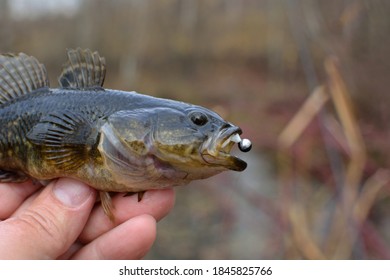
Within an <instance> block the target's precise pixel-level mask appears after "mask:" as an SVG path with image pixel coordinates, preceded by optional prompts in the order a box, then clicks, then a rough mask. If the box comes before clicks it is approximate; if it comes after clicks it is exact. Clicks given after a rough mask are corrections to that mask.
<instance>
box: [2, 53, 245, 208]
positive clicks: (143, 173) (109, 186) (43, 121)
mask: <svg viewBox="0 0 390 280" xmlns="http://www.w3.org/2000/svg"><path fill="white" fill-rule="evenodd" d="M104 76H105V66H104V59H102V58H101V57H100V56H99V55H98V54H97V53H96V52H94V53H92V52H91V51H89V50H81V49H77V50H69V51H68V62H67V64H65V66H64V70H63V73H62V74H61V76H60V78H59V81H60V85H61V87H60V88H56V89H53V88H49V85H48V82H47V80H48V79H47V76H46V71H45V70H44V67H43V65H41V64H40V63H39V62H38V61H37V60H36V59H35V58H33V57H28V56H26V55H24V54H19V55H18V56H16V55H3V56H0V124H1V125H0V181H1V182H21V181H24V180H27V179H28V178H30V177H32V178H35V179H39V180H47V179H54V178H57V177H63V176H66V177H73V178H77V179H79V180H81V181H83V182H85V183H87V184H89V185H91V186H93V187H94V188H96V189H98V190H100V191H101V192H108V191H110V192H111V191H116V192H140V191H145V190H149V189H158V188H165V187H171V186H177V185H183V184H186V183H188V182H190V181H192V180H195V179H202V178H207V177H210V176H212V175H215V174H217V173H219V172H221V171H224V170H236V171H242V170H244V169H245V168H246V163H245V162H244V161H242V160H241V159H239V158H237V157H234V156H232V155H231V154H230V150H231V149H232V147H233V145H234V144H235V142H234V141H233V140H234V139H236V138H237V137H233V136H234V135H239V134H241V129H240V128H238V127H236V126H234V125H233V124H231V123H229V122H227V121H225V120H223V119H222V118H221V117H220V116H219V115H217V114H216V113H215V112H213V111H211V110H208V109H206V108H203V107H201V106H196V105H192V104H187V103H183V102H179V101H174V100H169V99H162V98H155V97H151V96H148V95H142V94H139V93H136V92H125V91H119V90H111V89H104V88H102V85H103V82H104ZM238 138H239V137H238ZM230 139H233V140H230ZM104 197H107V196H106V195H104V194H103V195H101V198H102V199H103V198H104ZM104 200H107V199H106V198H104ZM102 202H103V203H106V204H107V205H108V206H107V205H106V208H107V207H108V208H109V207H110V206H109V203H110V202H109V201H102ZM106 211H107V212H110V211H111V210H110V209H106Z"/></svg>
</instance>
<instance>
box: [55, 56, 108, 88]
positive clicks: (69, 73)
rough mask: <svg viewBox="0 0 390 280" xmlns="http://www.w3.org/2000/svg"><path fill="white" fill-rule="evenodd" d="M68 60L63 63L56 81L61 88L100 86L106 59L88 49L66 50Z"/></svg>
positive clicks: (102, 81)
mask: <svg viewBox="0 0 390 280" xmlns="http://www.w3.org/2000/svg"><path fill="white" fill-rule="evenodd" d="M67 55H68V61H67V62H66V63H65V64H64V66H63V69H62V73H61V75H60V76H59V77H58V82H59V84H60V86H61V87H62V88H78V89H86V88H93V87H102V86H103V83H104V78H105V75H106V61H105V59H104V57H101V56H100V55H99V54H98V52H96V51H95V52H91V51H90V50H89V49H85V50H82V49H80V48H77V49H76V50H73V49H68V50H67Z"/></svg>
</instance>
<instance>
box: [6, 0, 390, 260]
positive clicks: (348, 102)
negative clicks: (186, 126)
mask: <svg viewBox="0 0 390 280" xmlns="http://www.w3.org/2000/svg"><path fill="white" fill-rule="evenodd" d="M389 14H390V1H386V0H371V1H370V0H354V1H353V0H327V1H321V0H214V1H207V0H164V1H152V0H127V1H125V0H116V1H104V0H94V1H92V0H66V1H65V0H61V1H59V0H56V1H54V0H52V1H50V0H12V1H11V0H0V52H25V53H27V54H30V55H33V56H35V57H37V58H38V59H39V60H40V61H41V62H42V63H44V64H45V65H46V67H47V70H48V73H49V76H50V82H51V85H52V87H56V86H57V82H56V79H57V76H58V74H59V73H60V71H61V65H62V64H63V63H64V62H65V58H66V55H65V49H66V48H75V47H82V48H90V49H92V50H98V51H99V52H100V54H101V55H102V56H104V57H105V58H106V61H107V76H106V82H105V87H107V88H115V89H121V90H135V91H138V92H141V93H147V94H150V95H153V96H158V97H164V98H172V99H179V100H182V101H185V102H190V103H194V104H199V105H202V106H205V107H209V108H211V109H213V110H215V111H217V112H218V113H219V114H220V115H222V116H223V117H224V118H226V119H228V120H229V121H231V122H233V123H234V124H236V125H239V126H240V127H241V128H242V129H243V131H244V133H243V137H245V138H249V139H250V140H251V141H252V143H253V149H252V151H251V152H249V153H247V154H240V157H241V156H242V157H243V158H244V159H245V160H247V162H248V164H249V165H248V169H247V170H245V171H244V172H242V173H235V172H225V173H224V174H220V175H218V176H215V177H213V178H210V179H207V180H202V181H198V182H193V183H191V184H190V185H188V186H186V187H182V188H178V189H177V200H176V205H175V208H174V209H173V211H172V212H171V213H170V214H169V215H168V216H167V217H166V218H165V219H164V220H162V221H161V222H160V223H159V224H158V236H157V240H156V242H155V244H154V246H153V248H152V250H151V251H150V253H149V254H148V255H147V256H146V258H147V259H322V258H325V259H388V258H390V220H389V218H388V217H389V216H390V207H389V203H390V201H389V200H390V196H389V195H390V184H389V180H390V173H389V169H388V168H389V162H390V148H389V144H390V133H389V124H388V122H389V120H390V110H389V106H390V94H389V86H388V83H389V81H390V59H389V50H390V44H389V43H390V36H389V34H390V17H389ZM236 150H237V149H236ZM236 152H237V151H236ZM237 153H239V151H238V152H237Z"/></svg>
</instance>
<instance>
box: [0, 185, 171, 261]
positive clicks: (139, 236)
mask: <svg viewBox="0 0 390 280" xmlns="http://www.w3.org/2000/svg"><path fill="white" fill-rule="evenodd" d="M96 193H97V192H96V191H95V190H94V189H92V188H90V187H88V186H87V185H85V184H84V183H81V182H79V181H76V180H74V179H67V178H61V179H59V180H54V181H52V182H51V183H50V184H49V185H48V186H47V187H45V188H40V186H38V185H34V184H33V183H31V181H27V182H24V183H20V184H16V183H9V184H0V221H1V222H0V259H56V258H60V259H68V258H70V259H138V258H142V257H143V256H144V255H145V254H146V253H147V251H148V250H149V248H150V247H151V245H152V243H153V241H154V239H155V234H156V221H158V220H159V219H161V218H162V217H164V216H165V215H166V214H167V213H168V212H169V210H170V209H171V208H172V206H173V202H174V192H173V191H172V190H171V189H165V190H152V191H148V192H146V193H145V195H144V197H143V199H142V201H141V202H138V200H137V197H136V196H127V197H124V196H123V195H116V196H114V197H113V198H112V203H113V206H114V207H115V217H116V219H115V222H114V223H113V222H112V221H110V220H109V219H108V217H107V216H106V215H105V214H104V210H103V209H102V207H101V206H100V205H98V204H95V201H96Z"/></svg>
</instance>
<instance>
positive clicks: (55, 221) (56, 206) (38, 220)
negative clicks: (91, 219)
mask: <svg viewBox="0 0 390 280" xmlns="http://www.w3.org/2000/svg"><path fill="white" fill-rule="evenodd" d="M95 195H96V193H95V192H94V191H93V189H91V188H90V187H88V186H87V185H85V184H84V183H81V182H78V181H76V180H73V179H68V178H62V179H59V180H58V181H55V182H52V183H50V184H49V185H48V186H47V187H46V188H44V190H43V191H42V193H40V194H39V195H38V197H37V198H36V199H35V200H34V201H33V202H32V204H31V205H29V206H28V208H26V209H25V210H23V211H22V212H21V213H20V214H19V215H17V216H15V217H12V218H10V219H7V220H5V221H3V222H1V223H0V252H1V253H0V258H5V259H55V258H57V257H58V256H60V255H62V254H63V253H64V252H66V250H67V249H68V248H69V247H70V246H71V245H72V244H73V242H74V241H75V240H76V239H77V237H78V236H79V234H80V232H81V231H82V229H83V227H84V225H85V223H86V222H87V219H88V216H89V213H90V211H91V209H92V207H93V204H94V202H95Z"/></svg>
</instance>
